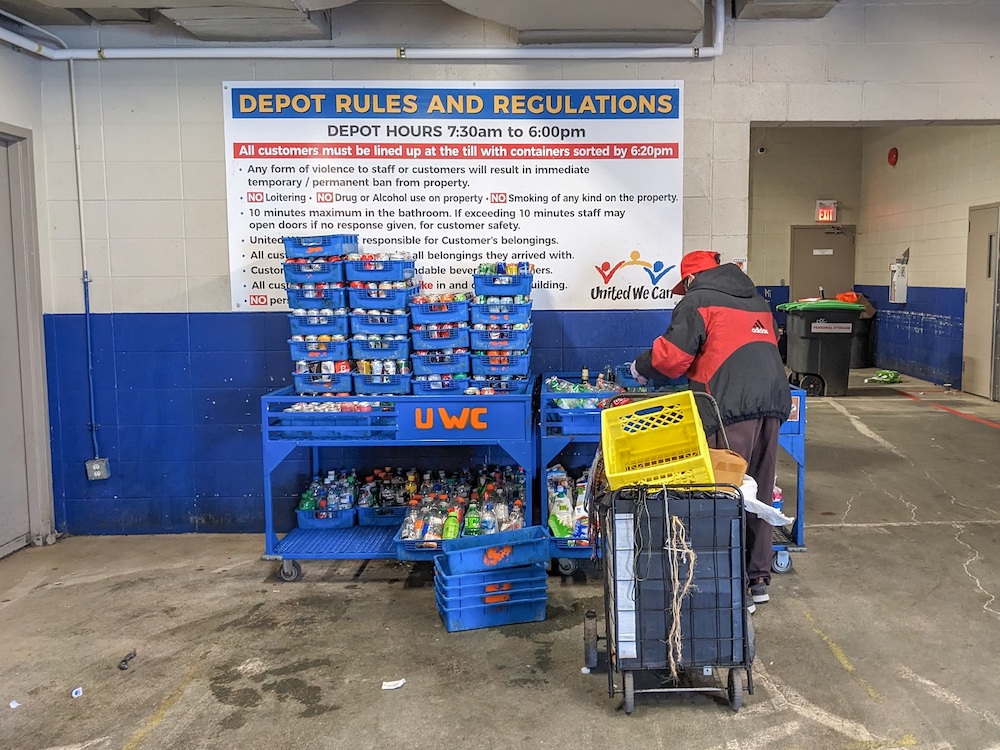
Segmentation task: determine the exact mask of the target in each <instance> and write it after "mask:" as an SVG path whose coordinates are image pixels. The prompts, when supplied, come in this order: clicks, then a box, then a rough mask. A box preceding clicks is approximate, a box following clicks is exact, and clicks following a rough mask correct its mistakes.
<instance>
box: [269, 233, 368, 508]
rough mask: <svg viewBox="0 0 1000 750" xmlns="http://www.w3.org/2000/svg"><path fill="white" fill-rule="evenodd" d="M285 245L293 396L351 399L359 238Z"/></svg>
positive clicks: (346, 236) (291, 241)
mask: <svg viewBox="0 0 1000 750" xmlns="http://www.w3.org/2000/svg"><path fill="white" fill-rule="evenodd" d="M282 245H283V247H284V251H285V261H284V263H283V264H282V270H283V272H284V276H285V282H286V284H285V294H286V295H287V297H288V307H289V308H290V312H289V314H288V327H289V333H290V336H291V337H290V338H289V340H288V350H289V353H290V355H291V358H292V361H293V362H294V363H295V365H294V368H293V370H292V378H293V383H294V387H295V392H296V393H299V394H349V393H350V392H351V388H352V383H351V376H350V371H351V362H350V353H349V349H348V343H347V341H348V336H349V332H350V326H349V323H348V311H347V307H346V304H347V285H346V283H345V282H344V263H345V261H346V258H347V257H348V256H349V255H351V254H353V253H357V250H358V236H357V235H356V234H328V235H318V236H310V237H283V238H282ZM342 515H343V514H342ZM338 518H339V520H342V518H340V517H338ZM314 520H315V519H314ZM319 520H322V521H326V520H327V519H319Z"/></svg>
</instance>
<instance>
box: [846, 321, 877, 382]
mask: <svg viewBox="0 0 1000 750" xmlns="http://www.w3.org/2000/svg"><path fill="white" fill-rule="evenodd" d="M874 330H875V319H874V318H861V319H860V320H859V321H858V322H857V323H855V324H854V340H853V341H852V342H851V369H852V370H858V369H862V368H865V367H874V366H875V346H874V336H873V335H872V334H873V332H874Z"/></svg>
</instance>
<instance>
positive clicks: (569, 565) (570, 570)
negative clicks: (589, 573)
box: [556, 557, 580, 576]
mask: <svg viewBox="0 0 1000 750" xmlns="http://www.w3.org/2000/svg"><path fill="white" fill-rule="evenodd" d="M556 565H557V567H558V569H559V575H562V576H571V575H573V574H574V573H575V572H576V571H577V569H578V568H579V567H580V566H579V564H578V563H577V562H576V560H573V559H571V558H569V557H560V558H559V559H558V560H556Z"/></svg>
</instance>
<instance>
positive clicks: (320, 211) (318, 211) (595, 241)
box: [224, 81, 683, 310]
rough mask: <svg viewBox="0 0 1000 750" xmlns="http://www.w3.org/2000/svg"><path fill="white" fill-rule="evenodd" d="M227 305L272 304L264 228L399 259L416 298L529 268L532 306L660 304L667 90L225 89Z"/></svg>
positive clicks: (671, 279) (678, 194) (304, 85)
mask: <svg viewBox="0 0 1000 750" xmlns="http://www.w3.org/2000/svg"><path fill="white" fill-rule="evenodd" d="M224 103H225V108H226V110H225V111H226V118H225V125H226V148H227V155H226V161H227V167H228V198H229V237H230V272H231V282H232V299H233V308H234V309H237V310H269V309H283V308H284V307H285V306H286V303H285V295H284V292H283V289H284V278H283V276H282V267H281V262H282V260H283V258H284V253H283V249H282V243H281V238H282V237H285V236H296V237H309V236H317V235H324V234H357V235H358V236H359V239H360V244H361V249H362V252H364V251H369V252H392V251H406V252H409V253H411V254H412V256H413V258H414V259H415V260H416V266H417V272H418V273H419V274H420V278H421V281H422V283H423V286H424V289H425V290H427V291H428V292H431V293H434V292H450V291H459V290H463V291H468V290H469V289H470V288H471V274H472V273H474V272H475V271H476V270H477V269H478V266H479V263H480V262H483V261H529V262H531V263H533V264H534V266H535V280H534V289H533V290H532V295H531V296H532V299H533V301H534V303H535V308H536V309H557V310H585V309H641V308H665V307H672V306H673V301H672V300H671V299H670V292H669V290H670V288H671V287H672V286H673V285H674V283H676V281H677V279H678V275H679V274H678V270H677V266H678V264H679V262H680V256H681V245H682V237H683V229H682V216H683V205H682V195H683V191H682V176H683V159H682V144H683V138H682V131H683V118H682V89H681V84H680V83H679V82H663V81H660V82H649V83H637V82H607V81H602V82H589V83H587V82H580V83H566V82H534V83H530V84H528V83H495V84H491V85H490V86H489V87H485V86H481V85H479V84H476V83H471V82H463V83H451V84H448V85H447V86H446V87H445V86H442V84H441V83H434V84H420V83H409V82H400V83H379V84H378V85H369V84H364V83H341V84H336V85H334V84H331V83H329V82H275V83H261V82H248V83H227V84H225V86H224Z"/></svg>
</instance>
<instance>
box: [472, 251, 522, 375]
mask: <svg viewBox="0 0 1000 750" xmlns="http://www.w3.org/2000/svg"><path fill="white" fill-rule="evenodd" d="M510 265H511V264H498V267H497V268H496V271H495V272H493V273H477V274H475V275H474V276H473V282H472V283H473V289H474V290H475V293H476V296H475V298H474V299H473V301H472V305H471V306H470V319H471V322H472V330H471V332H470V348H471V349H472V379H471V383H470V384H471V386H472V387H474V388H479V389H483V388H492V389H493V390H495V391H496V392H497V393H524V392H525V390H526V388H527V384H528V374H529V372H530V367H531V332H532V326H531V299H530V296H529V295H530V294H531V283H532V279H533V276H532V274H531V273H506V271H507V270H515V269H514V268H510V267H509V266H510ZM505 266H506V267H505Z"/></svg>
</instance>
